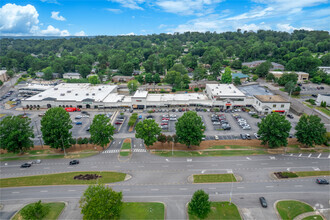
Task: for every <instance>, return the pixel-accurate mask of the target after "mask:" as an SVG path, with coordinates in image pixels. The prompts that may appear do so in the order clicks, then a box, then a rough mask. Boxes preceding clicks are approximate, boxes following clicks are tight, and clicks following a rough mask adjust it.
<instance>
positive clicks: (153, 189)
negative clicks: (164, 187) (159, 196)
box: [150, 189, 159, 191]
mask: <svg viewBox="0 0 330 220" xmlns="http://www.w3.org/2000/svg"><path fill="white" fill-rule="evenodd" d="M150 190H151V191H159V189H150Z"/></svg>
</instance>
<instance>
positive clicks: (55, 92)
mask: <svg viewBox="0 0 330 220" xmlns="http://www.w3.org/2000/svg"><path fill="white" fill-rule="evenodd" d="M117 88H118V86H117V85H90V84H86V83H80V84H71V83H70V84H69V83H67V84H66V83H61V84H59V85H56V86H54V87H51V88H49V89H47V90H45V91H43V92H41V93H39V94H37V95H34V96H32V97H29V98H27V99H24V100H22V105H23V107H24V108H51V107H77V108H83V109H90V108H93V109H98V108H102V109H103V108H108V109H112V108H133V109H148V108H159V107H197V106H199V107H217V108H221V109H232V108H235V107H245V106H248V107H254V108H255V109H256V111H258V112H259V113H261V114H267V113H269V112H272V111H277V112H282V113H286V112H288V111H289V109H290V103H289V102H287V101H286V100H284V99H283V98H281V99H280V98H278V96H274V95H270V97H273V99H272V100H276V101H278V104H276V105H274V104H269V100H267V99H261V98H260V97H258V94H256V95H248V94H245V93H243V92H242V91H241V90H240V89H238V88H237V87H235V86H234V85H233V84H207V85H206V88H205V90H204V91H203V93H181V94H177V93H175V94H167V93H165V94H150V93H149V92H148V91H142V90H138V91H136V92H135V94H134V95H133V96H126V95H121V94H118V92H117ZM265 106H266V107H265Z"/></svg>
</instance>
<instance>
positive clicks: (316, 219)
mask: <svg viewBox="0 0 330 220" xmlns="http://www.w3.org/2000/svg"><path fill="white" fill-rule="evenodd" d="M302 220H323V218H322V216H320V215H311V216H308V217H306V218H303V219H302Z"/></svg>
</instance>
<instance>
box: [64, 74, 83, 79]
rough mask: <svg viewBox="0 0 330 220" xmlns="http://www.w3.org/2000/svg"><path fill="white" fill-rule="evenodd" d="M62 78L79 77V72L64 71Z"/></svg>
mask: <svg viewBox="0 0 330 220" xmlns="http://www.w3.org/2000/svg"><path fill="white" fill-rule="evenodd" d="M63 78H64V79H81V75H80V73H64V74H63Z"/></svg>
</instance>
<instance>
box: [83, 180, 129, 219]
mask: <svg viewBox="0 0 330 220" xmlns="http://www.w3.org/2000/svg"><path fill="white" fill-rule="evenodd" d="M122 199H123V195H122V192H116V191H113V190H112V189H111V188H110V187H106V186H104V185H100V184H99V185H89V186H88V188H87V189H86V190H85V192H84V194H83V196H82V198H81V199H80V201H79V204H80V206H79V207H80V208H81V214H83V219H117V218H119V216H120V212H121V210H122V206H123V202H122Z"/></svg>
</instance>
